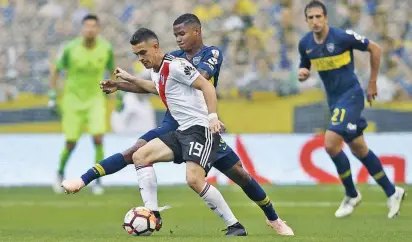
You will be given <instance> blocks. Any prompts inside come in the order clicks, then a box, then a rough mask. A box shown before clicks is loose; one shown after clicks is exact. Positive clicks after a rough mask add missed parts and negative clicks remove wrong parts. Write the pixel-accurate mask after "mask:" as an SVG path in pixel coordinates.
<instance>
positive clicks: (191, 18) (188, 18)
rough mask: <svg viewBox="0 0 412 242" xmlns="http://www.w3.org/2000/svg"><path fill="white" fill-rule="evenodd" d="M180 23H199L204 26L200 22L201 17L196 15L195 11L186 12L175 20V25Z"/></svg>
mask: <svg viewBox="0 0 412 242" xmlns="http://www.w3.org/2000/svg"><path fill="white" fill-rule="evenodd" d="M178 24H197V25H199V26H202V24H201V23H200V20H199V18H198V17H197V16H196V15H194V14H193V13H185V14H183V15H180V16H179V17H178V18H177V19H176V20H175V21H174V22H173V26H175V25H178Z"/></svg>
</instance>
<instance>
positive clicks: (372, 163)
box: [359, 150, 395, 197]
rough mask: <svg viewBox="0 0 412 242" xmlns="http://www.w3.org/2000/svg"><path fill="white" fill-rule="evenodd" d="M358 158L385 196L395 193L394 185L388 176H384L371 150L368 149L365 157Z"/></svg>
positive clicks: (377, 159) (379, 163) (378, 161)
mask: <svg viewBox="0 0 412 242" xmlns="http://www.w3.org/2000/svg"><path fill="white" fill-rule="evenodd" d="M359 160H360V161H361V162H362V163H363V165H364V166H365V167H366V169H368V172H369V174H370V175H371V176H372V177H373V178H374V179H375V181H376V182H377V183H378V184H379V185H380V186H381V187H382V188H383V190H384V191H385V193H386V196H387V197H390V196H392V195H393V194H394V193H395V186H394V185H393V184H392V183H391V182H390V181H389V179H388V177H387V176H386V174H385V171H384V170H383V167H382V163H381V161H380V160H379V158H378V157H377V156H376V155H375V154H374V153H373V152H372V151H371V150H369V152H368V154H367V155H366V157H364V158H362V159H359Z"/></svg>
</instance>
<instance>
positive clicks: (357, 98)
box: [328, 91, 368, 143]
mask: <svg viewBox="0 0 412 242" xmlns="http://www.w3.org/2000/svg"><path fill="white" fill-rule="evenodd" d="M364 107H365V99H364V96H363V92H362V91H355V92H348V93H345V94H344V95H342V98H340V99H339V100H338V101H337V102H336V103H334V104H333V105H330V107H329V108H330V112H331V119H330V122H329V127H328V130H331V131H333V132H335V133H337V134H339V135H340V136H342V137H343V139H344V140H345V142H346V143H350V142H352V141H353V140H354V139H355V138H357V137H359V136H361V135H363V131H364V130H365V129H366V127H367V126H368V123H367V122H366V119H365V118H364V117H362V115H361V114H362V111H363V109H364Z"/></svg>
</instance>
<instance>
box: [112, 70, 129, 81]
mask: <svg viewBox="0 0 412 242" xmlns="http://www.w3.org/2000/svg"><path fill="white" fill-rule="evenodd" d="M113 75H114V76H116V77H119V78H121V79H123V80H125V81H127V82H130V81H131V80H132V79H133V76H132V75H130V74H129V73H128V72H127V71H125V70H123V69H122V68H120V67H117V68H116V69H115V70H114V73H113Z"/></svg>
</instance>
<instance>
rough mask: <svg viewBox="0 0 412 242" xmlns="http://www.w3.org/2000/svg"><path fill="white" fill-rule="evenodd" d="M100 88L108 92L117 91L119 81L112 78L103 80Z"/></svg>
mask: <svg viewBox="0 0 412 242" xmlns="http://www.w3.org/2000/svg"><path fill="white" fill-rule="evenodd" d="M100 89H102V90H103V92H104V93H106V94H110V93H114V92H115V91H117V83H116V82H114V81H112V80H104V81H101V82H100Z"/></svg>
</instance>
